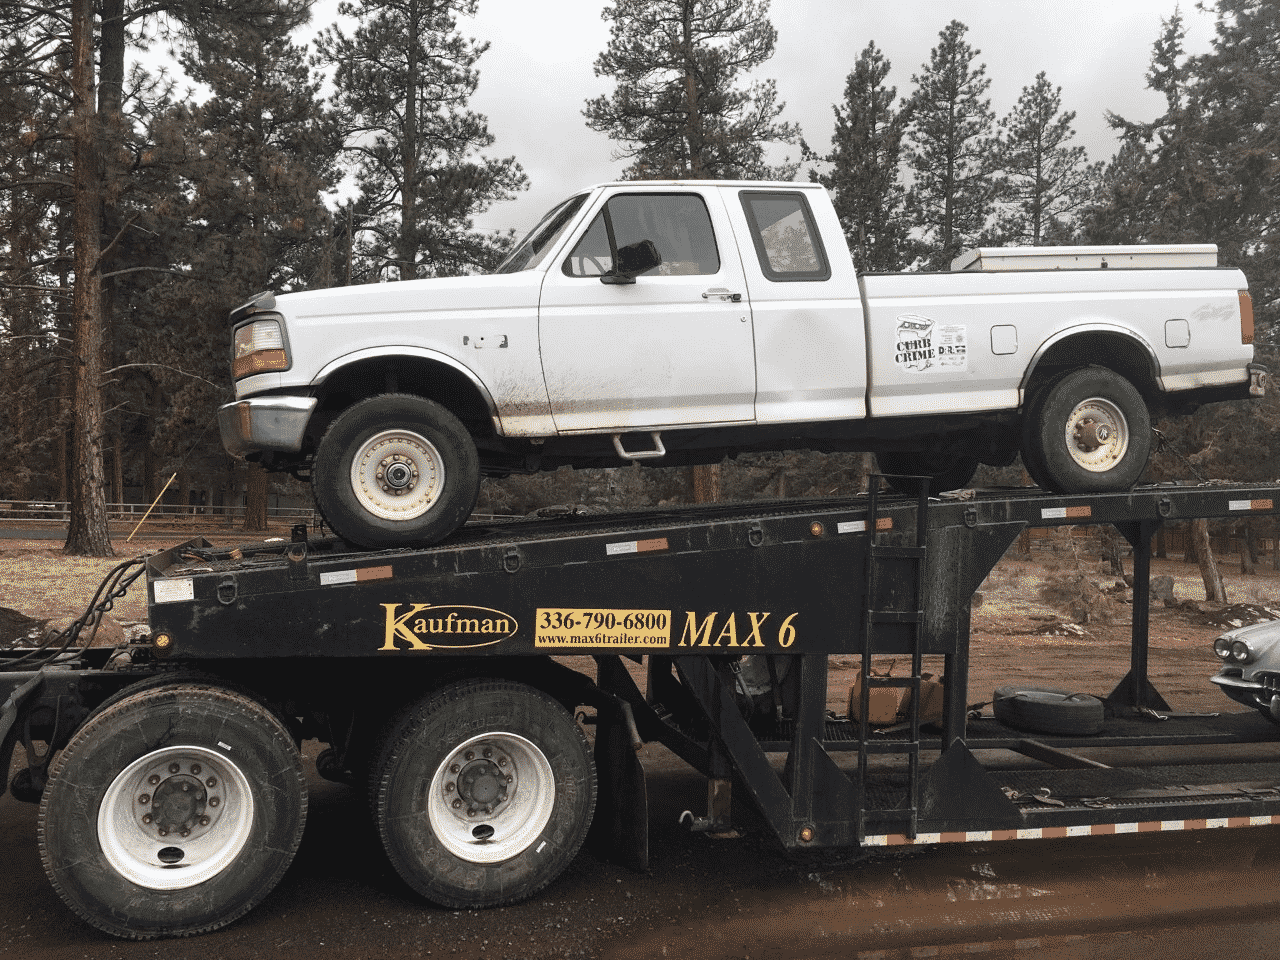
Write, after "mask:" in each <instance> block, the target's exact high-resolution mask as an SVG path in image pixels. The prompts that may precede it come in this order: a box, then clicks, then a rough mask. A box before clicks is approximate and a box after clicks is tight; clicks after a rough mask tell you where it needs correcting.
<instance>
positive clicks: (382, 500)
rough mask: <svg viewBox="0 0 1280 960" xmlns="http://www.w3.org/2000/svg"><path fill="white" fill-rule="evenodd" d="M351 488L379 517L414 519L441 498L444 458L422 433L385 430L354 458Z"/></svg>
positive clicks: (367, 443) (361, 503)
mask: <svg viewBox="0 0 1280 960" xmlns="http://www.w3.org/2000/svg"><path fill="white" fill-rule="evenodd" d="M351 489H352V490H353V491H354V492H355V495H356V500H357V501H359V503H360V506H361V507H363V508H364V509H365V510H367V511H368V512H369V513H371V514H373V516H375V517H377V518H378V519H380V520H413V519H415V518H416V517H420V516H422V515H423V514H424V513H426V512H427V511H428V510H430V509H431V507H432V506H434V505H435V503H436V501H437V500H439V499H440V493H441V491H442V490H443V489H444V460H443V459H442V458H441V456H440V451H439V450H437V449H436V447H435V445H434V444H433V443H432V442H431V441H430V440H428V439H427V438H426V437H424V436H422V435H421V434H418V433H414V432H413V431H411V430H384V431H382V433H379V434H375V435H374V436H372V437H370V438H369V439H368V440H367V441H365V444H364V446H362V447H361V448H360V449H359V450H357V451H356V455H355V457H354V458H352V461H351Z"/></svg>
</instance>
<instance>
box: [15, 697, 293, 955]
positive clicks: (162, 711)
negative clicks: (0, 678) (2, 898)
mask: <svg viewBox="0 0 1280 960" xmlns="http://www.w3.org/2000/svg"><path fill="white" fill-rule="evenodd" d="M174 766H177V767H178V768H179V769H178V770H177V771H176V772H175V771H174V770H173V767H174ZM210 781H212V783H211V782H210ZM143 797H145V798H146V799H145V800H144V799H143ZM306 814H307V790H306V781H305V778H304V774H303V768H302V757H301V756H300V754H299V753H298V749H297V747H296V746H295V745H294V742H293V739H292V737H290V735H289V731H288V730H286V729H285V727H284V725H283V724H282V723H280V721H279V720H278V719H277V718H276V717H275V715H274V714H272V712H271V711H270V710H268V709H267V708H266V707H264V706H263V705H262V704H260V703H258V702H257V701H255V700H252V699H249V698H248V697H245V696H243V695H241V694H239V693H233V692H231V691H228V690H224V689H220V688H218V687H213V686H204V685H197V684H176V685H175V684H169V685H166V686H162V687H157V688H155V689H150V690H142V691H139V692H137V693H135V694H133V695H131V696H126V697H124V698H122V699H120V700H118V701H117V702H115V703H112V704H110V705H109V706H105V708H104V709H102V710H101V711H99V712H98V713H96V714H95V715H94V716H93V717H91V718H90V719H89V720H88V721H87V722H86V723H85V725H84V726H83V727H81V728H80V730H79V731H77V733H76V735H75V736H74V737H72V739H71V742H70V743H69V744H68V745H67V746H66V748H65V749H64V750H63V751H62V752H61V754H59V755H58V757H57V758H56V759H55V760H54V763H53V766H52V768H51V769H50V773H49V784H48V786H47V787H46V788H45V791H44V797H43V799H42V800H41V803H40V816H39V842H40V858H41V860H42V862H43V863H44V868H45V872H46V873H47V874H48V875H49V879H50V881H52V883H53V886H54V888H55V889H56V890H57V891H58V894H59V895H60V896H61V897H62V899H63V900H64V901H66V903H67V905H68V906H69V907H70V908H71V909H72V910H73V911H74V912H75V913H76V914H78V915H79V916H80V917H81V918H83V919H84V920H85V921H86V922H87V923H89V924H91V925H92V926H94V927H97V928H98V929H99V930H103V931H105V932H107V933H110V934H112V935H114V936H117V937H121V938H124V939H128V940H152V939H156V938H158V937H173V936H188V935H191V934H197V933H206V932H208V931H211V930H217V929H219V928H221V927H224V926H226V925H227V924H229V923H232V922H233V921H235V920H237V919H239V918H240V917H241V916H243V915H244V914H245V913H247V912H248V911H249V910H251V909H252V908H253V907H254V906H256V905H257V904H258V903H259V902H261V901H262V899H263V898H264V897H266V896H267V894H268V893H270V892H271V890H272V889H273V888H274V887H275V885H276V883H277V882H279V880H280V878H281V877H282V876H283V875H284V872H285V870H286V869H288V867H289V864H290V863H291V862H292V860H293V855H294V853H295V852H296V851H297V849H298V844H299V842H300V841H301V839H302V830H303V826H304V824H305V822H306ZM146 817H151V818H152V819H149V820H148V819H144V818H146ZM162 830H163V831H164V833H163V834H162V833H161V831H162ZM183 830H186V831H187V835H186V836H185V837H184V836H183V835H182V831H183Z"/></svg>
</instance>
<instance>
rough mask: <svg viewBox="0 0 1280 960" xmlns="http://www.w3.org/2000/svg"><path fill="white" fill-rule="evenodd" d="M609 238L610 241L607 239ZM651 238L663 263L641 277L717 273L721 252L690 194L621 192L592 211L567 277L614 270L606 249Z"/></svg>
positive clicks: (702, 209) (571, 256) (707, 216)
mask: <svg viewBox="0 0 1280 960" xmlns="http://www.w3.org/2000/svg"><path fill="white" fill-rule="evenodd" d="M611 240H612V242H610V241H611ZM645 241H651V242H652V243H653V245H654V246H655V247H657V248H658V253H659V254H661V256H662V263H661V264H660V265H659V266H657V267H654V268H653V269H651V270H647V271H645V273H644V274H642V276H668V277H669V276H688V275H699V274H715V273H719V272H720V252H719V249H718V248H717V246H716V237H715V231H714V230H713V229H712V227H711V216H710V214H709V213H708V212H707V205H706V203H704V202H703V200H702V198H701V197H699V196H697V195H696V194H689V193H667V194H661V193H622V194H618V195H616V196H613V197H610V198H609V201H608V203H606V204H605V206H604V209H603V210H601V211H600V213H598V214H597V215H596V218H595V219H594V220H593V221H592V222H591V226H590V227H588V228H587V232H586V233H584V234H583V235H582V239H581V240H579V241H578V243H577V245H576V246H575V247H574V248H573V251H572V252H571V253H570V254H569V256H568V257H566V258H565V261H564V265H563V270H564V273H565V275H566V276H570V277H599V276H601V275H602V274H605V273H608V272H609V271H610V270H612V269H613V256H612V253H611V251H613V250H617V249H618V248H620V247H627V246H630V245H632V244H636V243H643V242H645Z"/></svg>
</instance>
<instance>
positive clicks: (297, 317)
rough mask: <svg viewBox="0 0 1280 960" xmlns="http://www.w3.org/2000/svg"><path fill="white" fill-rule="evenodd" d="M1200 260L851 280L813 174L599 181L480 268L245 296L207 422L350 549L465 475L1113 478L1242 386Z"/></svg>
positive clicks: (1070, 486)
mask: <svg viewBox="0 0 1280 960" xmlns="http://www.w3.org/2000/svg"><path fill="white" fill-rule="evenodd" d="M1216 264H1217V257H1216V250H1215V248H1214V247H1212V246H1203V245H1197V246H1175V247H1087V248H1085V247H1042V248H1018V249H998V250H997V249H982V250H978V251H972V252H970V253H968V254H965V255H964V256H962V257H960V258H958V259H957V260H956V262H955V263H954V264H953V265H952V271H951V272H949V273H906V274H892V275H887V274H869V275H865V276H861V277H860V276H858V275H857V273H856V272H855V270H854V267H853V263H852V261H851V259H850V257H849V251H848V248H847V246H846V244H845V238H844V233H843V232H842V230H841V228H840V223H839V222H838V220H837V219H836V214H835V211H834V209H833V207H832V205H831V202H830V200H829V198H828V197H827V194H826V193H825V191H824V190H823V189H822V188H821V187H820V186H817V185H815V184H806V183H760V182H690V181H681V182H667V181H663V182H626V183H609V184H603V185H601V186H597V187H593V188H591V189H589V190H586V191H584V192H582V193H579V194H576V195H574V196H572V197H570V198H569V199H568V200H565V201H564V202H563V203H561V204H559V205H558V206H556V207H555V208H554V209H553V210H551V211H550V212H549V213H548V214H547V215H546V216H545V217H543V219H542V220H541V222H540V223H539V224H538V225H537V226H536V227H535V228H534V229H533V231H532V232H531V233H530V234H529V235H528V236H527V237H525V239H524V240H523V241H522V242H521V243H520V244H519V246H517V247H516V248H515V250H514V251H513V252H512V254H511V255H510V256H509V257H508V258H507V259H506V261H505V262H504V263H503V264H502V265H501V266H500V267H499V268H498V269H497V271H496V272H495V273H493V274H492V275H488V276H474V277H458V278H450V279H429V280H414V281H408V282H401V283H379V284H371V285H367V286H353V287H340V288H335V289H327V290H312V291H307V292H303V293H289V294H284V295H280V296H273V295H272V294H270V293H264V294H260V295H259V296H257V297H255V298H254V299H253V300H251V301H250V302H249V303H247V304H245V305H244V306H242V307H240V308H238V309H236V310H235V311H233V312H232V314H231V323H232V327H233V341H234V342H233V348H232V354H233V356H232V371H233V377H234V380H235V390H236V400H235V401H234V402H233V403H230V404H227V405H226V406H224V407H223V408H222V409H221V410H220V412H219V422H220V427H221V430H222V438H223V443H224V445H225V446H226V448H227V450H228V451H229V452H231V453H232V454H234V455H237V456H241V457H247V458H249V459H251V460H256V461H258V462H260V463H261V464H262V465H263V466H265V467H267V468H268V469H271V470H287V471H290V472H292V473H294V475H296V476H303V477H305V476H306V475H307V474H309V475H310V478H311V482H312V486H313V489H314V492H315V496H316V500H317V503H318V504H319V507H320V509H321V510H322V512H323V513H324V516H325V517H326V519H327V520H328V522H329V524H330V525H331V526H332V527H333V529H334V530H335V531H336V532H337V533H338V534H339V535H341V536H342V537H343V538H345V539H346V540H348V541H350V542H351V543H353V544H358V545H361V546H367V547H375V546H389V545H409V544H425V543H431V542H435V541H437V540H440V539H442V538H444V537H445V536H447V535H448V534H449V533H451V532H452V531H453V530H455V529H456V528H457V527H458V526H459V525H461V524H462V523H463V521H464V520H465V519H466V518H467V516H468V515H469V513H470V511H471V509H472V507H473V506H474V504H475V498H476V495H477V490H478V485H479V479H480V476H481V475H482V474H487V475H503V474H508V473H512V472H521V471H536V470H549V469H554V468H556V467H559V466H562V465H565V464H571V465H575V466H617V465H620V464H625V463H628V462H631V461H640V462H643V463H649V464H655V465H673V464H688V463H699V462H702V463H706V462H714V461H718V460H719V459H721V458H722V457H724V456H726V455H732V454H734V453H737V452H740V451H745V450H782V449H792V448H807V449H813V450H823V451H835V450H870V451H874V452H875V454H876V457H877V459H878V461H879V465H880V468H881V469H882V470H883V471H884V472H886V473H890V474H895V475H901V476H920V475H923V476H927V477H930V478H931V480H932V489H937V490H946V489H953V488H956V487H961V486H964V485H965V484H966V483H968V482H969V480H970V479H971V478H972V476H973V473H974V471H975V470H976V469H977V466H978V464H979V463H990V464H1007V463H1009V462H1011V461H1012V460H1013V458H1014V456H1015V454H1017V453H1018V452H1021V454H1022V459H1023V462H1024V464H1025V465H1026V468H1027V470H1028V472H1029V473H1030V474H1031V476H1032V477H1033V478H1034V479H1035V480H1036V482H1037V483H1039V484H1040V485H1041V486H1042V487H1045V488H1047V489H1052V490H1055V491H1058V492H1063V493H1080V492H1092V491H1112V490H1123V489H1127V488H1129V487H1131V486H1133V485H1134V484H1135V483H1136V482H1137V481H1138V478H1139V476H1140V475H1141V474H1142V471H1143V469H1144V467H1145V465H1146V462H1147V457H1148V454H1149V452H1150V447H1151V428H1150V418H1151V416H1152V415H1153V414H1159V413H1165V412H1181V411H1189V410H1191V409H1194V408H1195V407H1196V406H1198V405H1199V404H1202V403H1205V402H1209V401H1215V400H1225V399H1231V398H1237V397H1248V396H1250V395H1254V396H1257V395H1261V394H1262V392H1263V390H1264V381H1265V374H1266V371H1265V369H1264V368H1262V367H1260V366H1258V365H1256V364H1254V363H1252V360H1253V347H1252V340H1253V311H1252V306H1251V303H1250V300H1249V294H1248V292H1247V290H1246V281H1245V278H1244V276H1243V275H1242V274H1241V273H1240V271H1238V270H1233V269H1221V268H1218V267H1217V265H1216ZM1104 268H1105V269H1104ZM911 483H912V481H906V480H903V481H898V485H899V486H900V487H903V488H908V487H909V486H910V485H911Z"/></svg>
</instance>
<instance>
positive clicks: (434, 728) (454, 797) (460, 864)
mask: <svg viewBox="0 0 1280 960" xmlns="http://www.w3.org/2000/svg"><path fill="white" fill-rule="evenodd" d="M595 800H596V772H595V765H594V763H593V762H592V759H591V750H590V748H589V746H588V745H587V740H586V737H585V736H583V733H582V730H581V729H580V728H579V727H578V725H577V724H576V723H575V722H574V720H573V717H572V715H571V714H570V713H569V712H568V711H567V710H565V708H564V707H562V706H561V705H560V704H559V703H557V702H556V701H555V700H553V699H552V698H551V697H550V696H548V695H547V694H545V693H543V692H542V691H540V690H535V689H534V688H532V687H528V686H525V685H524V684H520V683H511V682H506V681H496V680H468V681H463V682H460V683H456V684H453V685H452V686H449V687H445V688H444V689H442V690H440V691H437V692H436V693H433V694H431V695H429V696H427V697H424V698H423V699H422V700H420V701H418V703H416V704H415V705H413V706H412V707H410V708H409V709H408V710H407V711H406V713H405V714H404V715H403V716H402V717H401V719H400V722H399V723H397V724H396V725H395V728H394V729H393V731H392V733H391V735H390V738H389V740H388V741H387V743H386V744H385V745H384V748H383V750H382V751H381V759H380V764H379V776H378V783H377V796H376V803H375V806H374V818H375V820H376V822H377V827H378V832H379V834H380V835H381V837H382V843H383V846H384V848H385V849H386V852H387V856H388V858H389V859H390V860H391V863H392V865H393V866H394V867H395V868H396V870H397V872H399V874H400V876H401V877H402V878H403V879H404V880H405V882H406V883H408V884H409V886H411V887H412V888H413V889H414V890H416V891H417V892H418V893H420V894H421V895H422V896H424V897H426V898H427V899H428V900H431V901H433V902H435V903H438V904H440V905H442V906H445V907H454V908H477V907H496V906H502V905H504V904H509V903H515V902H517V901H519V900H523V899H525V898H527V897H530V896H532V895H533V894H534V893H536V892H537V891H539V890H541V889H542V888H543V887H545V886H546V885H547V884H549V883H550V882H551V881H552V880H554V879H555V878H556V877H558V876H559V875H560V874H561V873H562V872H563V871H564V869H565V868H566V867H568V866H569V864H570V862H572V860H573V858H574V857H575V856H576V855H577V853H578V850H579V849H580V848H581V846H582V842H583V840H584V839H586V836H587V830H588V828H589V827H590V826H591V819H592V814H593V812H594V810H595Z"/></svg>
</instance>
